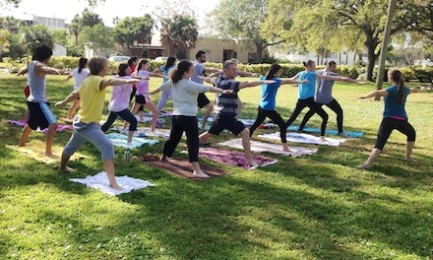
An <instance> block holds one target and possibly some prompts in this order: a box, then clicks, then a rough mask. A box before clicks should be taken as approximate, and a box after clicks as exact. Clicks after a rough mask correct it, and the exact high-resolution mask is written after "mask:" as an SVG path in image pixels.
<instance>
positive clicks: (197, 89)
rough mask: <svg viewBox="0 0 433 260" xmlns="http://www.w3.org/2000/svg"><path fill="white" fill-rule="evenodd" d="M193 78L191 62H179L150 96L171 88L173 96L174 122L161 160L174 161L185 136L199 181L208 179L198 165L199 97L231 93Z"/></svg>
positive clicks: (190, 158)
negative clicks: (205, 84)
mask: <svg viewBox="0 0 433 260" xmlns="http://www.w3.org/2000/svg"><path fill="white" fill-rule="evenodd" d="M193 75H194V66H193V64H192V63H191V62H190V61H187V60H183V61H181V62H179V64H178V65H177V68H175V69H174V70H173V72H172V73H171V76H170V80H169V81H167V82H165V83H164V84H162V85H161V86H160V87H159V88H158V89H156V90H154V91H152V92H150V94H155V93H158V92H160V91H164V90H165V89H167V88H170V89H171V91H172V93H173V96H172V98H173V116H172V118H171V120H172V124H171V131H170V137H169V138H168V139H167V141H166V142H165V143H164V147H163V150H162V157H161V160H162V161H164V160H167V158H169V157H171V156H172V155H173V153H174V150H175V149H176V147H177V145H178V144H179V142H180V139H181V138H182V135H183V132H184V131H185V132H186V141H187V145H188V155H189V161H190V162H191V163H192V168H193V174H194V175H195V176H197V177H202V178H207V177H209V176H208V175H207V174H206V173H204V172H203V171H202V170H201V168H200V164H199V163H198V151H199V140H198V125H197V110H198V109H197V96H198V95H199V94H200V93H203V92H213V93H223V94H230V93H232V91H231V90H223V89H219V88H215V87H210V86H204V85H201V84H197V83H195V82H193V81H191V80H189V79H190V78H191V77H192V76H193Z"/></svg>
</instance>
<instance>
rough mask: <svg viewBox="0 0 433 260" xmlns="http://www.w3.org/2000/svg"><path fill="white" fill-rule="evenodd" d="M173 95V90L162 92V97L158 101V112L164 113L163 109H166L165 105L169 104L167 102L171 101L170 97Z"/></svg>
mask: <svg viewBox="0 0 433 260" xmlns="http://www.w3.org/2000/svg"><path fill="white" fill-rule="evenodd" d="M170 94H171V89H169V88H168V89H165V90H163V91H162V94H161V97H160V98H159V101H158V105H157V108H158V111H162V109H163V108H164V106H165V104H167V101H168V100H169V99H170V96H171V95H170Z"/></svg>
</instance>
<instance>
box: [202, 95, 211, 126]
mask: <svg viewBox="0 0 433 260" xmlns="http://www.w3.org/2000/svg"><path fill="white" fill-rule="evenodd" d="M212 109H213V102H209V103H208V104H207V105H206V112H205V113H204V115H203V121H202V122H201V128H202V129H204V128H205V127H206V123H207V120H208V119H209V116H210V114H211V113H212Z"/></svg>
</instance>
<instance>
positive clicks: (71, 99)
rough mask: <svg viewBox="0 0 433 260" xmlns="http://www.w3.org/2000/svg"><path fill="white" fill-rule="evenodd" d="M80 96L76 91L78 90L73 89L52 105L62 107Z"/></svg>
mask: <svg viewBox="0 0 433 260" xmlns="http://www.w3.org/2000/svg"><path fill="white" fill-rule="evenodd" d="M78 98H80V93H78V91H73V92H71V94H69V95H68V96H67V97H66V98H65V99H64V100H62V101H60V102H57V103H56V104H54V106H56V107H64V106H65V105H66V104H68V103H69V102H71V101H73V100H75V99H78Z"/></svg>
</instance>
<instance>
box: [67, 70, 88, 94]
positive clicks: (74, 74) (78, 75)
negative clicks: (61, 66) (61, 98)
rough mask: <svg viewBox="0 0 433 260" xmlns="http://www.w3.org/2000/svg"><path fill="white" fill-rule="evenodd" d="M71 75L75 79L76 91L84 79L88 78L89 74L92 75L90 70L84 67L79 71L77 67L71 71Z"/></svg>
mask: <svg viewBox="0 0 433 260" xmlns="http://www.w3.org/2000/svg"><path fill="white" fill-rule="evenodd" d="M71 75H72V77H74V80H75V85H74V91H76V90H77V89H78V88H79V87H80V86H81V83H83V81H84V80H85V79H86V78H87V76H89V75H90V70H88V69H86V68H84V69H82V70H81V72H78V68H75V69H74V70H73V71H72V72H71Z"/></svg>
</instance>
